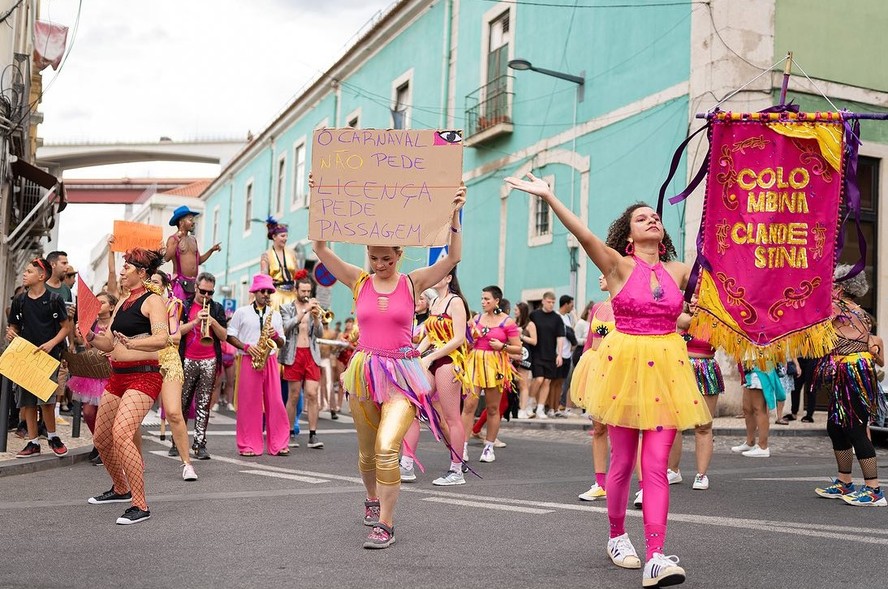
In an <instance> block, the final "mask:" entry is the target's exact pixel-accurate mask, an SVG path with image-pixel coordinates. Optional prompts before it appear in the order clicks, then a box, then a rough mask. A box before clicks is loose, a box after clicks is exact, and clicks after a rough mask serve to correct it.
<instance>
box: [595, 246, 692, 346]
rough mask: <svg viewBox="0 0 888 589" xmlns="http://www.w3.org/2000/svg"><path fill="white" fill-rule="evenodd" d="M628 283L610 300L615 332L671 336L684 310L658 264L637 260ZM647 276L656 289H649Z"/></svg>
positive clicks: (660, 265)
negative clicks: (615, 326)
mask: <svg viewBox="0 0 888 589" xmlns="http://www.w3.org/2000/svg"><path fill="white" fill-rule="evenodd" d="M634 259H635V268H634V269H633V270H632V274H630V275H629V280H627V281H626V284H624V285H623V288H622V289H621V290H620V292H619V293H618V294H617V296H615V297H614V298H613V300H612V301H611V306H612V307H613V309H614V320H615V321H616V324H617V331H620V332H622V333H627V334H630V335H666V334H668V333H675V325H676V322H677V321H678V316H679V315H681V311H682V309H683V308H684V303H683V298H682V294H681V291H680V290H679V288H678V285H677V284H675V281H674V280H673V279H672V276H671V275H670V274H669V272H667V271H666V268H665V267H664V266H663V264H662V263H660V262H658V263H657V264H656V265H655V266H649V265H648V264H647V263H645V262H644V261H643V260H640V259H639V258H637V257H634ZM651 273H653V274H654V276H655V277H656V283H658V286H656V287H653V286H651V283H652V281H651Z"/></svg>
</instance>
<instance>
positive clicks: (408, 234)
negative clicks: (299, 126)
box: [308, 128, 462, 247]
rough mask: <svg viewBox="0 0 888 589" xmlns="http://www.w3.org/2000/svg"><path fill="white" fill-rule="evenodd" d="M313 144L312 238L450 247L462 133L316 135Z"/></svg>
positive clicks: (362, 131)
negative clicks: (448, 243) (450, 230)
mask: <svg viewBox="0 0 888 589" xmlns="http://www.w3.org/2000/svg"><path fill="white" fill-rule="evenodd" d="M312 141H313V143H312V157H311V166H312V173H313V175H314V180H315V182H314V188H313V189H312V193H311V209H310V211H309V232H308V236H309V239H315V240H327V241H345V242H350V243H362V244H367V245H402V246H424V247H428V246H433V245H444V244H446V243H447V241H448V236H449V226H450V218H451V215H452V214H453V197H454V195H455V193H456V190H457V188H459V184H460V180H461V179H462V139H461V133H460V132H458V131H434V130H409V131H408V130H387V131H386V130H376V129H351V128H348V129H320V130H318V131H315V132H314V137H313V138H312Z"/></svg>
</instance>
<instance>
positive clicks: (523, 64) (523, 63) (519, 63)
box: [509, 58, 586, 102]
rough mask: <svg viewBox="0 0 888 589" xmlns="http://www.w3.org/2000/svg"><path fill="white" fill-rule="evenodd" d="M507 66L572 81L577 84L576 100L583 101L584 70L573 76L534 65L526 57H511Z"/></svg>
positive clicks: (584, 86)
mask: <svg viewBox="0 0 888 589" xmlns="http://www.w3.org/2000/svg"><path fill="white" fill-rule="evenodd" d="M509 67H510V68H511V69H513V70H518V71H524V70H530V71H532V72H537V73H540V74H544V75H546V76H552V77H553V78H558V79H559V80H567V81H568V82H573V83H574V84H576V85H577V102H583V98H584V96H585V88H586V72H585V71H582V72H580V75H579V76H575V75H573V74H565V73H564V72H556V71H555V70H548V69H546V68H542V67H536V66H534V65H533V64H532V63H530V62H529V61H527V60H526V59H521V58H518V59H512V60H510V61H509Z"/></svg>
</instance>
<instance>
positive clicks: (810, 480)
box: [743, 476, 833, 484]
mask: <svg viewBox="0 0 888 589" xmlns="http://www.w3.org/2000/svg"><path fill="white" fill-rule="evenodd" d="M743 480H744V481H785V482H802V483H830V484H832V482H833V480H832V479H831V478H829V477H824V476H819V477H782V478H777V477H774V478H772V477H761V478H753V479H743Z"/></svg>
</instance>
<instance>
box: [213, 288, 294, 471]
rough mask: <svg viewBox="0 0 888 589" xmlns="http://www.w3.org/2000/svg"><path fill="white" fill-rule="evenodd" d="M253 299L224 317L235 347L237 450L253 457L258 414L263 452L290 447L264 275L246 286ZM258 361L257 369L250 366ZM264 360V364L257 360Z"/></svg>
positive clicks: (278, 336) (276, 327) (278, 340)
mask: <svg viewBox="0 0 888 589" xmlns="http://www.w3.org/2000/svg"><path fill="white" fill-rule="evenodd" d="M250 292H251V293H252V294H253V297H254V301H253V303H252V304H250V305H246V306H244V307H239V308H238V309H237V310H236V311H235V312H234V315H232V317H231V320H230V321H229V322H228V343H229V344H231V345H232V346H234V347H235V348H237V349H238V350H240V354H239V355H240V358H239V362H240V376H239V377H238V384H237V387H238V389H237V396H238V405H237V426H236V433H237V449H238V452H240V455H241V456H259V455H261V454H262V451H263V441H262V416H263V408H264V411H265V424H266V431H267V434H268V437H267V446H268V453H269V454H272V455H275V456H287V455H288V454H289V453H290V449H289V447H288V446H287V443H288V441H289V430H290V427H289V420H288V419H287V410H286V408H285V407H284V400H283V398H282V397H281V381H280V373H279V371H278V362H277V358H276V355H275V348H278V349H280V348H283V346H284V339H283V336H282V334H283V333H284V325H283V322H282V320H281V314H280V313H278V312H277V311H275V310H274V309H272V308H271V306H270V305H269V300H270V298H271V295H272V294H273V293H274V292H275V288H274V283H273V282H272V280H271V277H270V276H269V275H267V274H256V275H255V276H253V282H252V284H251V285H250ZM254 362H255V364H256V366H262V367H261V368H260V369H256V368H254V367H253V365H254ZM263 362H264V365H263Z"/></svg>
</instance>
